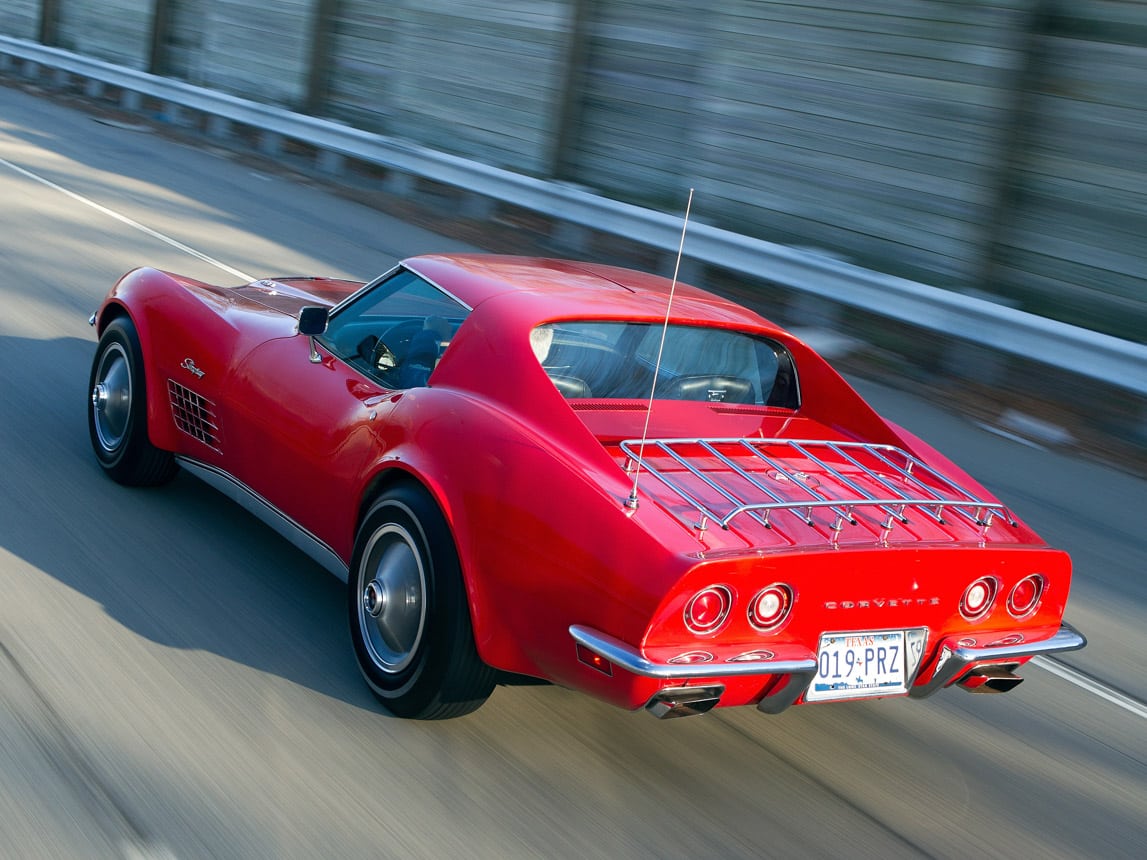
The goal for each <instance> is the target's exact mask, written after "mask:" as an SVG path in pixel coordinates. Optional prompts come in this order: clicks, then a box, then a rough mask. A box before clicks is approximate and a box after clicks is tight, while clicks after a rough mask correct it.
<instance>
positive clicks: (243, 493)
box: [175, 456, 350, 582]
mask: <svg viewBox="0 0 1147 860" xmlns="http://www.w3.org/2000/svg"><path fill="white" fill-rule="evenodd" d="M175 459H176V460H177V461H178V462H179V465H180V466H182V467H183V468H184V469H186V470H187V471H188V472H190V473H191V474H192V475H194V476H195V477H196V478H198V479H199V480H201V481H203V482H204V483H206V484H208V485H209V486H211V487H213V488H215V489H216V490H218V491H219V492H221V493H222V494H223V495H225V496H226V497H227V498H229V499H231V501H233V502H235V503H236V504H237V505H239V506H240V507H241V508H243V509H244V510H246V511H248V512H249V513H251V514H252V515H253V516H255V517H256V518H258V519H259V520H261V521H262V522H264V523H266V524H267V525H268V526H270V527H271V528H272V529H274V530H275V531H276V532H278V533H279V534H280V535H282V536H283V537H284V538H286V539H287V540H289V541H290V542H291V543H292V544H294V545H295V546H296V547H298V548H299V549H301V550H302V551H303V552H304V553H306V554H307V555H308V556H310V557H311V558H312V559H314V560H315V561H316V562H318V563H319V564H320V565H322V566H323V567H324V568H326V569H327V570H328V571H330V572H331V573H333V574H334V575H335V576H337V577H338V578H339V579H341V580H342V581H343V582H347V581H348V579H349V577H350V570H349V568H348V567H347V564H346V562H344V561H343V560H342V559H341V558H339V556H338V554H337V553H336V552H335V551H334V550H333V549H331V548H330V547H329V546H327V545H326V544H325V543H323V542H322V541H321V540H319V539H318V538H317V537H315V536H314V535H313V534H311V533H310V532H309V531H307V530H306V529H305V528H303V527H302V526H301V525H299V524H298V523H296V522H295V521H294V520H292V519H291V518H290V517H288V516H287V515H286V514H284V513H283V512H282V511H280V510H279V509H278V508H276V507H275V506H274V505H272V504H271V503H270V502H268V501H267V500H266V499H264V498H263V497H262V496H260V495H259V494H258V493H256V492H255V491H254V490H252V489H251V488H250V487H248V486H247V485H246V484H244V483H242V482H241V481H239V480H237V479H236V478H235V477H233V476H232V475H230V474H229V473H227V472H224V471H223V470H222V469H217V468H216V467H214V466H208V465H207V464H206V463H200V462H199V461H198V460H192V459H190V458H188V457H180V456H177V457H176V458H175Z"/></svg>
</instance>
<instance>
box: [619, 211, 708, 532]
mask: <svg viewBox="0 0 1147 860" xmlns="http://www.w3.org/2000/svg"><path fill="white" fill-rule="evenodd" d="M692 209H693V189H692V188H690V189H689V199H688V200H687V201H686V202H685V219H684V220H683V221H682V222H681V241H680V243H678V245H677V261H676V262H675V263H674V264H673V283H672V284H670V286H669V301H668V302H666V303H665V322H664V323H663V324H662V326H661V343H659V344H658V345H657V361H655V362H654V363H653V384H652V385H650V387H649V403H647V404H646V406H645V426H644V427H643V428H642V430H641V444H640V445H639V446H638V448H637V464H636V465H635V467H634V469H633V489H632V490H631V491H630V493H629V498H628V499H626V500H625V506H626V507H627V508H630V509H631V510H637V482H638V480H640V478H641V463H642V461H643V460H644V459H645V440H646V439H647V438H649V416H650V415H651V414H652V413H653V398H654V395H655V394H656V393H657V377H658V376H659V375H660V374H661V354H662V353H663V352H664V351H665V334H666V332H668V331H669V316H670V314H671V313H672V312H673V297H674V296H675V295H676V294H677V276H678V275H679V274H680V272H681V256H682V254H683V253H684V251H685V231H686V230H687V229H688V228H689V212H690V211H691V210H692Z"/></svg>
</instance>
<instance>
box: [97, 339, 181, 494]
mask: <svg viewBox="0 0 1147 860" xmlns="http://www.w3.org/2000/svg"><path fill="white" fill-rule="evenodd" d="M88 391H89V392H90V397H89V401H88V432H89V434H90V435H91V440H92V450H93V451H94V452H95V455H96V459H97V460H99V463H100V466H102V467H103V470H104V471H105V472H107V474H108V475H109V476H110V477H111V478H112V479H113V480H115V481H117V482H119V483H121V484H128V485H131V486H154V485H157V484H163V483H166V482H167V481H170V480H171V479H172V478H173V477H174V476H175V473H176V472H177V471H178V469H179V467H178V466H177V465H176V463H175V458H174V457H173V456H172V454H171V452H170V451H163V450H160V449H159V448H156V447H155V446H154V445H152V444H151V440H150V439H148V437H147V388H146V385H145V383H144V369H143V352H142V350H141V349H140V346H139V336H138V335H137V334H136V331H135V325H134V324H133V323H132V321H131V320H130V319H129V318H127V317H118V318H117V319H115V320H112V322H111V323H109V324H108V327H107V328H106V329H104V333H103V335H102V336H101V337H100V342H99V345H98V346H97V347H96V357H95V359H93V361H92V373H91V377H90V378H89V382H88Z"/></svg>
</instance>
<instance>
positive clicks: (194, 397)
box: [167, 379, 219, 451]
mask: <svg viewBox="0 0 1147 860" xmlns="http://www.w3.org/2000/svg"><path fill="white" fill-rule="evenodd" d="M167 393H168V395H169V396H170V398H171V417H172V418H174V419H175V426H176V427H178V428H179V429H180V430H182V431H183V432H184V433H186V434H187V435H188V436H193V437H194V438H196V439H198V440H199V441H200V442H202V443H203V444H204V445H206V446H208V447H209V448H214V449H215V450H216V451H218V450H219V426H218V425H217V424H216V423H215V404H214V403H212V402H211V401H210V400H208V399H207V398H206V397H200V396H199V395H198V394H196V393H195V392H194V391H192V390H191V389H190V388H185V387H184V386H182V385H180V384H179V383H178V382H176V381H175V380H173V379H169V380H167Z"/></svg>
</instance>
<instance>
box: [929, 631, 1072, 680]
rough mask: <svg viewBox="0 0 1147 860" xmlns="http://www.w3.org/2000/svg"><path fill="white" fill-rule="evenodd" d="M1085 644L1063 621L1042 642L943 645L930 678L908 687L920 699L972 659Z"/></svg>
mask: <svg viewBox="0 0 1147 860" xmlns="http://www.w3.org/2000/svg"><path fill="white" fill-rule="evenodd" d="M1086 644H1087V639H1086V638H1085V637H1084V636H1083V634H1082V633H1080V632H1079V631H1078V630H1076V629H1075V628H1074V627H1072V626H1071V625H1070V624H1068V623H1067V622H1066V621H1065V622H1062V624H1061V626H1060V628H1059V632H1058V633H1056V634H1055V635H1054V636H1052V637H1051V638H1050V639H1044V640H1043V641H1041V642H1018V643H1016V644H1015V645H998V646H995V647H991V648H956V649H954V650H953V649H950V648H944V651H943V653H942V654H941V655H940V660H939V662H938V663H937V666H936V669H935V670H934V671H933V672H932V678H931V679H930V680H929V681H928V683H926V684H919V685H917V686H915V687H911V688H910V689H909V690H908V695H909V696H911V697H912V698H914V699H923V698H924V697H925V696H930V695H932V694H933V693H935V692H936V691H937V690H940V689H943V688H944V687H947V686H948V685H949V684H951V683H953V682H954V681H956V680H958V679H959V677H960V676H961V675H962V674H963V673H964V671H965V670H966V669H967V668H968V667H970V666H972V665H973V664H975V663H983V662H986V661H989V660H1011V659H1016V658H1019V657H1039V656H1041V655H1045V654H1055V653H1057V652H1060V651H1078V650H1079V649H1080V648H1082V647H1083V646H1084V645H1086Z"/></svg>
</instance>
